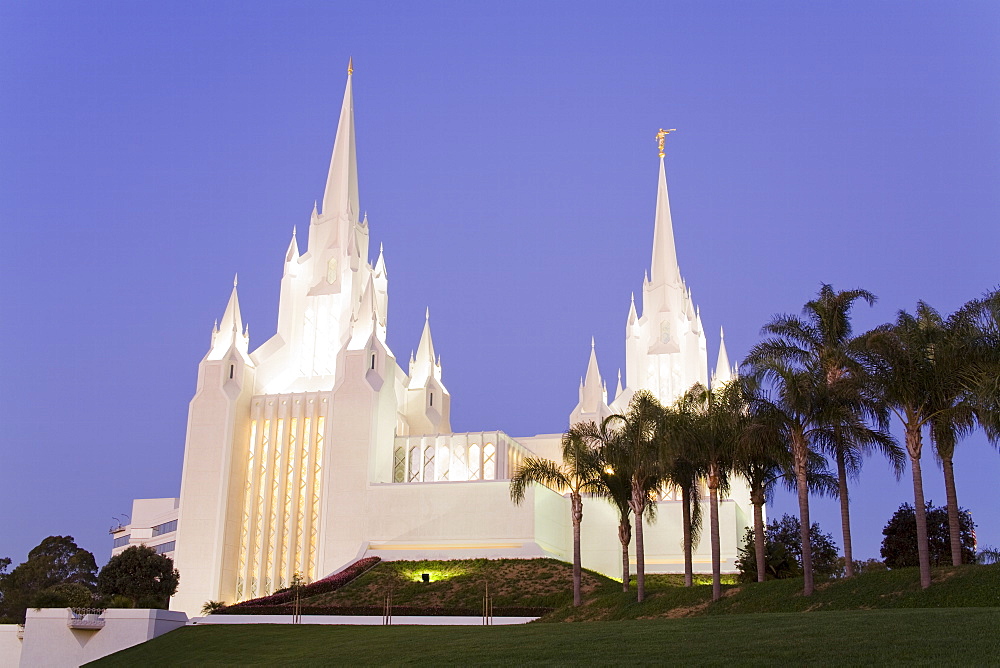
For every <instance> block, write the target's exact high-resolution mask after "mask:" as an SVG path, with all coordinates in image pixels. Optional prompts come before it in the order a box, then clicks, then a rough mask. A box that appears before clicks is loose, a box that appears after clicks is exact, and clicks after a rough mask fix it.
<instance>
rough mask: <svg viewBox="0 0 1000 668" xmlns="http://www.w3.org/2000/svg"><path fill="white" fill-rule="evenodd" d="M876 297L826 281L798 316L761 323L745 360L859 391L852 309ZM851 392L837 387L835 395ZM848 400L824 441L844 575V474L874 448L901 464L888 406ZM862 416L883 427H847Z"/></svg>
mask: <svg viewBox="0 0 1000 668" xmlns="http://www.w3.org/2000/svg"><path fill="white" fill-rule="evenodd" d="M876 299H877V298H876V297H875V295H873V294H872V293H871V292H869V291H867V290H860V289H858V290H843V291H839V292H838V291H835V290H834V289H833V287H832V286H830V285H828V284H825V283H824V284H823V285H822V286H821V287H820V290H819V294H818V295H817V296H816V298H815V299H812V300H810V301H809V302H807V303H806V305H805V306H804V307H803V309H802V317H799V316H794V315H778V316H775V317H774V318H773V319H772V320H771V322H769V323H768V324H766V325H765V326H764V328H763V331H764V333H765V334H768V335H769V338H767V339H765V340H764V341H762V342H761V343H759V344H758V345H756V346H755V347H754V348H753V350H752V351H751V353H750V355H749V357H748V361H749V362H750V363H760V362H762V361H764V360H767V359H775V360H781V361H782V362H784V363H785V364H788V365H790V366H794V367H795V368H800V369H806V370H809V371H811V372H812V373H814V374H816V375H817V376H818V379H817V380H818V382H819V383H822V384H825V385H826V386H827V387H828V388H829V389H833V387H834V386H835V385H838V384H845V383H849V384H851V385H853V387H852V388H851V390H852V392H856V393H859V394H861V393H863V392H864V391H865V383H864V366H863V365H862V363H861V358H862V355H861V349H862V346H861V342H862V339H861V338H860V337H859V339H854V338H853V337H852V332H853V328H852V326H851V317H850V312H851V308H852V307H853V306H854V303H855V302H857V301H858V300H863V301H865V302H867V303H868V304H869V306H870V305H873V304H874V303H875V301H876ZM850 394H851V393H848V392H835V393H833V396H850ZM852 404H853V406H854V407H855V408H856V409H857V411H858V412H857V413H856V414H855V415H854V416H850V417H849V420H848V422H849V424H848V425H847V426H848V428H847V429H841V428H840V427H839V425H836V424H833V425H831V427H832V430H831V432H830V438H829V439H828V443H827V447H828V450H829V452H830V454H831V455H832V456H833V458H834V460H835V461H836V465H837V483H838V496H839V497H840V516H841V530H842V533H843V539H844V560H845V563H846V564H847V566H846V574H847V577H851V576H852V575H853V574H854V571H853V561H852V560H853V558H854V556H853V551H852V548H851V518H850V503H849V496H848V489H847V481H848V478H849V477H857V475H858V472H859V471H860V468H861V463H862V461H863V456H864V454H865V453H866V452H867V451H868V450H870V449H871V448H872V447H875V448H877V449H880V450H882V452H883V453H884V454H885V455H886V456H887V457H888V458H889V460H890V462H892V464H893V465H894V467H895V468H896V469H897V471H901V470H902V466H903V452H902V450H900V448H899V446H898V445H896V443H895V441H893V440H892V439H891V438H890V437H888V435H887V434H884V433H883V432H884V428H885V426H886V423H887V422H888V418H887V414H886V411H885V410H884V409H882V408H881V407H880V406H879V405H878V404H877V403H875V402H858V401H852ZM864 418H871V419H874V420H875V421H876V423H877V424H878V425H879V426H880V427H881V429H880V430H878V431H873V432H870V433H864V432H859V430H857V429H854V428H851V425H852V424H854V423H857V422H859V421H860V420H861V419H864ZM859 437H860V438H859Z"/></svg>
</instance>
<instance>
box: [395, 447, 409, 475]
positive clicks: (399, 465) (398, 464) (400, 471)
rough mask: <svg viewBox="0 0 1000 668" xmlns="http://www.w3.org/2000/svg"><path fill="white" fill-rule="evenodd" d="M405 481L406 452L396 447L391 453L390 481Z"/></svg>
mask: <svg viewBox="0 0 1000 668" xmlns="http://www.w3.org/2000/svg"><path fill="white" fill-rule="evenodd" d="M405 480H406V450H405V449H404V448H402V447H398V448H396V449H395V450H393V453H392V481H393V482H404V481H405Z"/></svg>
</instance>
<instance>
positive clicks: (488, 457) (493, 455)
mask: <svg viewBox="0 0 1000 668" xmlns="http://www.w3.org/2000/svg"><path fill="white" fill-rule="evenodd" d="M496 476H497V449H496V447H495V446H494V445H493V444H492V443H487V444H486V447H485V448H483V480H495V479H496Z"/></svg>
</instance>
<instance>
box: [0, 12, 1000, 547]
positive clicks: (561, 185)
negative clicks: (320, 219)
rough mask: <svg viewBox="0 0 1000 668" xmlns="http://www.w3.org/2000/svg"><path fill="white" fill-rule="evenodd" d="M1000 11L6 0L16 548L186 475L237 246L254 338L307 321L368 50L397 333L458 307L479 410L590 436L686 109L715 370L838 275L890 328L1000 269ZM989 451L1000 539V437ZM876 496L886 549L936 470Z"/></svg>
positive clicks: (79, 529)
mask: <svg viewBox="0 0 1000 668" xmlns="http://www.w3.org/2000/svg"><path fill="white" fill-rule="evenodd" d="M612 7H613V8H612ZM998 35H1000V4H998V3H996V2H994V1H988V2H936V3H935V2H919V3H914V2H908V1H907V2H891V1H885V2H854V3H851V2H808V3H803V2H754V3H745V2H725V3H705V2H649V3H627V2H626V3H613V5H612V3H590V2H573V3H555V2H526V3H517V2H502V3H492V4H486V3H471V2H455V3H417V2H414V3H401V2H396V3H380V2H340V3H334V2H281V3H278V2H269V3H260V2H256V3H255V2H213V3H184V2H169V3H167V2H162V3H153V2H148V3H135V2H101V3H70V2H62V3H51V2H44V1H42V2H5V3H3V4H2V5H0V138H2V145H0V224H2V230H3V243H2V244H0V272H2V273H0V277H2V281H3V288H2V290H0V313H2V330H0V331H2V340H0V344H2V351H3V354H2V355H0V387H2V392H3V395H2V401H0V422H2V424H3V430H2V432H0V433H2V435H0V507H2V508H3V509H4V513H3V518H2V519H0V556H10V557H12V558H13V559H14V562H15V563H18V562H19V561H21V560H23V559H24V558H25V556H26V554H27V551H28V550H29V549H30V548H31V547H33V546H34V545H36V544H37V543H38V542H39V541H40V540H41V539H42V538H44V537H45V536H47V535H50V534H71V535H73V536H75V537H76V538H77V540H78V541H79V542H80V544H81V545H83V546H84V547H86V548H87V549H90V550H92V551H93V552H94V553H95V554H96V556H97V558H98V562H99V563H103V562H104V561H105V560H106V559H107V556H108V554H109V551H110V548H111V543H110V537H109V536H108V535H107V528H108V526H109V525H110V524H111V521H112V520H111V517H112V516H113V515H116V514H121V513H127V512H129V510H130V504H131V500H132V499H133V498H135V497H158V496H175V495H176V494H177V493H178V489H179V483H180V474H181V461H182V456H183V445H184V432H185V420H186V412H187V402H188V401H189V400H190V398H191V396H192V394H193V391H194V384H195V378H196V369H197V363H198V361H199V359H200V358H201V357H202V356H203V355H204V354H205V352H206V350H207V347H208V344H209V336H210V329H211V327H212V323H213V321H214V320H215V319H216V318H217V317H219V316H220V315H221V314H222V311H223V309H224V307H225V303H226V299H227V297H228V294H229V290H230V286H231V281H232V276H233V274H234V273H236V272H239V275H240V297H241V301H242V306H243V314H244V318H245V320H246V321H248V322H249V324H250V332H251V346H252V347H256V346H257V345H259V344H260V343H261V342H262V341H264V340H265V339H266V338H267V337H269V336H270V335H271V334H272V333H273V332H274V327H275V322H276V317H277V296H278V282H279V279H280V276H281V266H282V265H281V263H282V259H283V255H284V252H285V249H286V247H287V244H288V240H289V237H290V234H291V230H292V226H293V225H298V226H299V229H304V228H305V227H306V225H307V224H308V220H309V212H310V210H311V209H312V204H313V200H314V199H317V198H320V197H321V196H322V188H323V182H324V179H325V175H326V169H327V164H328V160H329V154H330V149H331V147H332V143H333V136H334V131H335V128H336V122H337V112H338V110H339V107H340V99H341V95H342V92H343V88H344V77H345V65H346V62H347V59H348V57H349V56H353V57H354V63H355V79H354V86H355V111H356V119H357V144H358V162H359V167H360V189H361V204H362V208H364V209H366V210H367V211H368V214H369V220H370V223H371V230H372V241H373V252H374V251H377V248H378V244H379V243H384V244H385V253H386V259H387V265H388V272H389V279H390V284H389V288H390V302H389V303H390V309H389V344H390V346H391V347H392V349H393V350H394V352H395V353H396V355H397V357H398V358H400V359H404V360H405V359H406V358H407V357H408V355H409V352H410V350H411V349H413V348H415V347H416V344H417V341H418V338H419V335H420V330H421V327H422V324H423V314H424V309H425V307H428V306H429V307H430V310H431V323H432V327H433V331H434V338H435V344H436V347H437V350H438V352H439V353H440V354H441V355H442V359H443V369H444V381H445V383H446V385H447V386H448V388H449V390H450V391H451V393H452V396H453V403H452V416H453V417H452V424H453V427H454V428H455V429H456V430H457V431H462V430H481V429H495V428H499V429H503V430H505V431H507V432H508V433H510V434H511V435H514V436H518V435H528V434H534V433H539V432H558V431H561V430H562V429H564V427H565V425H566V421H567V418H568V415H569V412H570V410H571V409H572V408H573V406H574V405H575V402H576V388H577V383H578V382H579V377H580V376H581V375H582V374H583V372H584V370H585V368H586V362H587V355H588V353H589V349H590V338H591V336H594V337H596V341H597V351H598V355H599V359H600V363H601V369H602V371H603V373H604V375H605V377H606V378H607V379H608V382H609V385H612V386H613V385H614V377H615V374H616V371H617V369H618V367H620V366H621V365H622V363H623V361H624V325H625V317H626V314H627V311H628V304H629V294H630V292H632V291H633V290H634V291H639V290H640V288H641V282H642V276H643V271H644V269H645V268H646V267H647V266H648V262H649V253H650V244H651V240H652V224H653V205H654V201H655V180H656V169H657V166H656V153H655V144H654V141H653V134H654V133H655V132H656V130H657V128H659V127H671V128H678V132H677V133H676V134H674V135H672V136H671V137H670V139H669V148H668V157H667V169H668V178H669V182H670V192H671V201H672V205H673V218H674V226H675V234H676V238H677V250H678V256H679V259H680V263H681V270H682V273H683V275H684V277H685V278H686V279H687V281H688V284H689V285H690V286H691V287H692V289H693V292H694V298H695V302H696V303H697V304H698V305H700V307H701V313H702V317H703V320H704V323H705V327H706V330H707V332H708V334H709V350H710V357H711V358H712V363H713V364H714V358H715V354H716V351H717V346H718V330H719V327H720V326H725V328H726V340H727V343H728V346H729V352H730V355H731V357H732V358H733V360H734V361H736V360H738V359H741V358H742V356H743V355H744V354H745V353H746V351H747V350H748V349H749V347H750V346H751V345H752V344H753V343H754V342H755V341H756V340H757V338H758V336H759V330H760V327H761V325H762V324H763V323H764V322H766V321H767V320H768V318H769V317H770V316H771V315H772V314H774V313H779V312H798V311H799V309H800V308H801V306H802V304H803V303H804V302H805V301H807V300H808V299H809V298H810V297H811V296H812V295H813V294H814V293H815V292H816V290H817V289H818V288H819V285H820V283H822V282H828V283H832V284H833V286H834V287H835V288H838V289H845V288H852V287H864V288H867V289H869V290H872V291H873V292H875V293H876V294H877V295H878V296H879V297H880V301H879V303H878V305H877V306H876V307H875V308H871V309H869V308H867V307H863V308H860V309H859V312H858V313H857V318H856V326H857V328H858V330H859V331H861V330H864V329H867V328H869V327H871V326H874V325H877V324H880V323H881V322H884V321H886V320H888V319H891V318H892V317H893V315H894V313H895V311H896V310H897V309H900V308H907V309H912V308H913V307H914V305H915V303H916V301H917V300H918V299H924V300H926V301H928V302H930V303H931V304H932V305H934V306H935V307H937V308H939V309H941V310H942V311H946V312H951V311H952V310H954V309H956V308H957V307H959V306H960V305H961V304H962V303H963V302H965V301H966V300H968V299H970V298H973V297H976V296H978V295H980V294H982V293H983V292H984V291H986V290H987V289H989V288H991V287H993V286H996V285H997V284H998V283H1000V280H998V272H997V259H998V249H1000V231H998V223H1000V215H998V214H1000V187H998V186H1000V123H998V120H1000V39H998ZM956 465H957V476H958V485H959V488H958V491H959V500H960V502H961V503H962V505H964V506H966V507H968V508H970V509H971V510H972V511H973V513H974V516H975V519H976V520H977V522H978V523H979V531H978V535H979V538H980V541H981V543H987V544H992V545H994V546H1000V509H998V508H1000V504H997V503H996V488H997V485H998V483H1000V456H998V454H997V451H996V450H995V449H993V448H991V447H990V446H989V445H988V444H987V443H986V441H985V439H984V438H983V437H982V436H981V435H976V436H975V437H972V438H970V439H968V440H967V441H966V442H963V443H962V444H961V445H960V447H959V451H958V454H957V462H956ZM924 470H925V477H926V479H927V488H928V489H927V495H928V498H930V499H933V500H934V501H936V502H939V503H940V502H943V501H944V493H943V491H942V489H943V487H942V484H941V481H940V473H939V469H937V468H936V467H935V465H934V461H933V457H932V456H931V455H930V454H929V453H928V455H927V457H926V458H925V469H924ZM856 490H857V491H856V495H855V497H854V503H853V508H854V520H855V553H856V555H857V556H859V557H869V556H877V553H878V546H879V544H880V541H881V535H880V531H881V528H882V526H883V525H884V523H885V522H886V520H887V519H888V517H889V516H890V515H891V514H892V512H893V511H894V510H895V508H896V507H897V506H898V505H899V504H900V503H902V502H903V501H906V500H912V491H911V486H910V482H909V477H908V475H907V477H905V478H904V479H903V480H902V481H901V482H899V483H897V482H896V481H895V479H894V478H893V477H892V476H891V475H890V474H889V472H888V468H887V466H886V465H885V463H884V462H883V461H880V460H871V461H869V462H868V464H867V465H866V468H865V470H864V471H863V473H862V477H861V482H860V485H859V486H858V487H857V488H856ZM792 508H793V503H792V499H791V498H790V497H789V496H785V495H782V496H781V497H780V498H779V499H778V501H777V503H776V504H775V506H774V507H773V508H772V510H771V512H772V514H775V513H777V514H780V513H781V512H784V511H791V510H792ZM815 509H816V510H815V517H816V518H817V519H818V520H819V521H820V522H821V524H822V525H823V527H824V528H825V529H826V530H828V531H830V532H832V533H833V534H834V536H835V538H836V539H837V542H838V544H839V543H840V536H839V528H838V527H839V523H838V519H837V514H836V507H835V504H834V503H833V502H830V501H826V502H817V503H816V505H815ZM609 539H610V538H609Z"/></svg>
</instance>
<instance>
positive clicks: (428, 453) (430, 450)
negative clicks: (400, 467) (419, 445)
mask: <svg viewBox="0 0 1000 668" xmlns="http://www.w3.org/2000/svg"><path fill="white" fill-rule="evenodd" d="M424 482H434V446H433V445H428V446H427V447H426V448H424Z"/></svg>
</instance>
